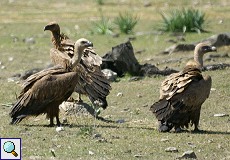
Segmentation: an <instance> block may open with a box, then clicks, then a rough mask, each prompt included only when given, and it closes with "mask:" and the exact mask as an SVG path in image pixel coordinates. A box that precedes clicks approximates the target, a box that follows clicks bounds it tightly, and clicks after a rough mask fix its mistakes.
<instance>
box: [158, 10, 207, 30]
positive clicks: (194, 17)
mask: <svg viewBox="0 0 230 160" xmlns="http://www.w3.org/2000/svg"><path fill="white" fill-rule="evenodd" d="M161 16H162V18H163V25H162V28H161V29H162V30H164V31H170V32H202V31H204V28H203V25H204V22H205V14H204V13H203V12H201V11H199V10H195V9H184V8H183V9H182V10H174V11H171V12H170V15H165V14H163V13H162V14H161Z"/></svg>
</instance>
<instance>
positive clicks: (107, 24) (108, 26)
mask: <svg viewBox="0 0 230 160" xmlns="http://www.w3.org/2000/svg"><path fill="white" fill-rule="evenodd" d="M93 27H94V28H93V31H94V32H96V33H98V34H103V35H104V34H112V33H113V25H112V23H111V21H110V20H109V19H107V18H105V17H103V16H101V19H100V20H99V21H98V22H94V23H93Z"/></svg>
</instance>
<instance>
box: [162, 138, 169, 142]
mask: <svg viewBox="0 0 230 160" xmlns="http://www.w3.org/2000/svg"><path fill="white" fill-rule="evenodd" d="M168 141H169V139H168V138H162V139H161V142H168Z"/></svg>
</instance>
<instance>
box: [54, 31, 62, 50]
mask: <svg viewBox="0 0 230 160" xmlns="http://www.w3.org/2000/svg"><path fill="white" fill-rule="evenodd" d="M52 43H53V45H54V46H55V48H56V49H58V48H59V47H60V46H61V34H60V32H58V31H52Z"/></svg>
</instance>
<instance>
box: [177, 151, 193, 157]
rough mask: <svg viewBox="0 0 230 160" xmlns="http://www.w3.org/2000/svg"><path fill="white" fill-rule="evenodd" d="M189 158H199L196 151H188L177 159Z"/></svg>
mask: <svg viewBox="0 0 230 160" xmlns="http://www.w3.org/2000/svg"><path fill="white" fill-rule="evenodd" d="M188 158H192V159H197V156H196V154H195V152H194V151H186V152H184V153H183V154H182V156H181V157H178V158H177V159H188Z"/></svg>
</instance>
